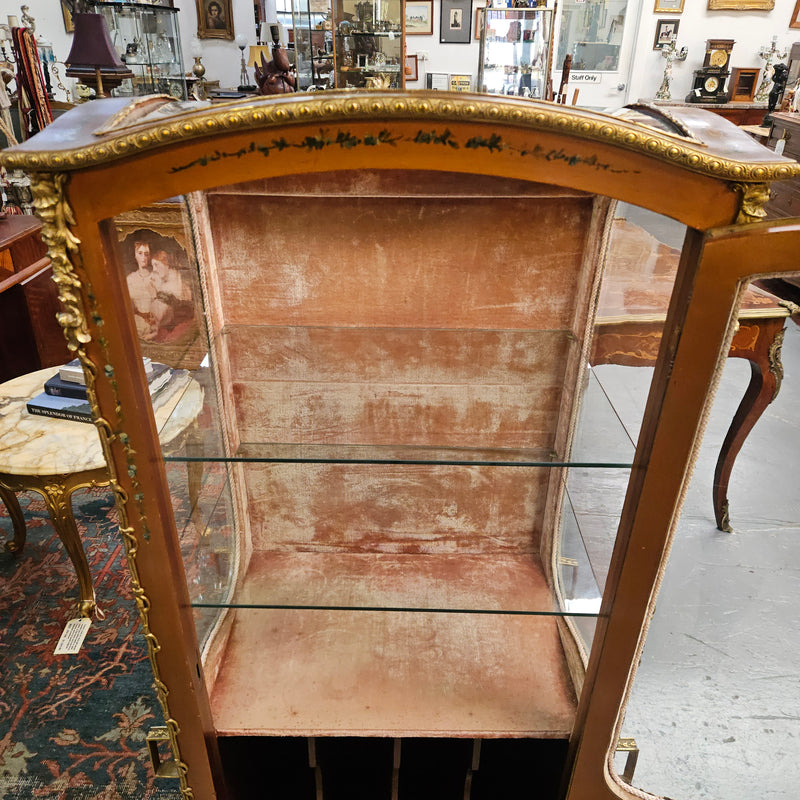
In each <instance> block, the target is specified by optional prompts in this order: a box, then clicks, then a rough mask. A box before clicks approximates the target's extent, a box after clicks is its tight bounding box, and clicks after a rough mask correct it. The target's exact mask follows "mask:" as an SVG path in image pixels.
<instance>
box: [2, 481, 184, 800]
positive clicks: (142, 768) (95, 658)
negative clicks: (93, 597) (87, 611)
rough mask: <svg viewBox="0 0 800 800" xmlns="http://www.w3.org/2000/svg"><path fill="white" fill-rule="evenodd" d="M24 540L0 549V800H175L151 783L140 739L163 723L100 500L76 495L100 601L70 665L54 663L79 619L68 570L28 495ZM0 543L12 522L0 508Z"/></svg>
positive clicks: (107, 500) (170, 785)
mask: <svg viewBox="0 0 800 800" xmlns="http://www.w3.org/2000/svg"><path fill="white" fill-rule="evenodd" d="M19 499H20V504H21V505H22V509H23V513H24V515H25V519H26V522H27V531H28V541H27V544H26V546H25V548H24V550H23V551H22V553H21V554H19V555H12V554H10V553H8V552H6V551H5V550H4V549H3V548H0V800H29V799H30V800H33V799H34V798H36V799H37V800H88V798H102V800H178V798H179V792H178V789H177V782H176V781H174V780H159V781H157V782H156V781H155V779H154V776H153V772H152V768H151V766H150V761H149V757H148V755H147V747H146V743H145V736H146V734H147V731H148V730H149V729H150V728H151V727H152V726H154V725H163V716H162V713H161V708H160V706H159V704H158V702H157V699H156V695H155V691H154V689H153V685H152V682H153V678H152V671H151V668H150V662H149V660H148V657H147V651H146V647H145V642H144V638H143V636H142V632H141V627H140V622H139V616H138V612H137V610H136V607H135V604H134V602H133V598H132V594H131V587H130V579H129V576H128V571H127V569H126V566H125V556H124V550H123V545H122V541H121V538H120V536H119V532H118V526H117V521H116V511H115V508H114V504H113V499H112V496H111V494H110V493H109V492H108V491H107V490H98V489H95V490H85V491H81V492H76V493H75V495H74V503H75V509H76V513H75V517H76V520H77V523H78V528H79V530H80V532H81V538H82V540H83V543H84V548H85V550H86V553H87V556H88V559H89V565H90V568H91V572H92V579H93V583H94V587H95V591H96V594H97V602H98V607H99V609H100V613H101V615H102V616H100V615H97V616H96V617H95V618H94V620H93V622H92V626H91V628H90V629H89V632H88V635H87V637H86V640H85V642H84V645H83V647H82V648H81V650H80V652H79V653H78V654H77V655H61V656H55V655H53V650H54V649H55V646H56V643H57V642H58V639H59V636H60V635H61V631H62V630H63V627H64V625H65V623H66V622H67V620H69V619H70V618H72V617H73V616H75V615H76V610H75V609H76V600H77V580H76V577H75V572H74V569H73V567H72V563H71V561H70V560H69V558H68V557H67V554H66V552H65V550H64V548H63V547H62V546H61V543H60V541H59V540H58V537H57V536H56V534H55V533H54V531H53V528H52V527H51V525H50V522H49V518H48V514H47V508H46V507H45V504H44V501H43V500H42V498H41V497H40V496H39V495H38V494H35V493H22V494H20V495H19ZM0 528H2V533H0V535H1V536H2V538H3V539H4V540H7V539H9V538H11V530H12V528H11V522H10V519H9V518H8V516H7V514H6V510H5V508H3V507H2V506H0Z"/></svg>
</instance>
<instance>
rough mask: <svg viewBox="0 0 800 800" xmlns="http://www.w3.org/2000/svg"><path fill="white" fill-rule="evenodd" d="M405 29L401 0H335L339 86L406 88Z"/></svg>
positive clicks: (335, 36) (334, 22) (336, 67)
mask: <svg viewBox="0 0 800 800" xmlns="http://www.w3.org/2000/svg"><path fill="white" fill-rule="evenodd" d="M404 32H405V17H404V13H403V4H402V3H401V2H400V0H374V2H372V0H359V2H356V0H334V2H333V41H334V55H335V69H336V81H335V82H336V88H337V89H351V88H356V89H358V88H365V87H366V88H368V89H402V88H403V87H404V86H405V77H404V72H403V40H404Z"/></svg>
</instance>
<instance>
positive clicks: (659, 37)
mask: <svg viewBox="0 0 800 800" xmlns="http://www.w3.org/2000/svg"><path fill="white" fill-rule="evenodd" d="M679 24H680V23H679V22H678V20H676V19H660V20H658V22H656V37H655V39H654V40H653V50H660V49H661V48H662V47H664V46H665V45H668V44H669V43H670V42H671V41H672V40H673V39H674V38H675V37H676V36H677V35H678V25H679Z"/></svg>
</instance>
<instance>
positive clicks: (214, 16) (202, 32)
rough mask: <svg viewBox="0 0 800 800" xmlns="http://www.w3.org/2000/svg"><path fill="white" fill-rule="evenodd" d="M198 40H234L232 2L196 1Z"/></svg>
mask: <svg viewBox="0 0 800 800" xmlns="http://www.w3.org/2000/svg"><path fill="white" fill-rule="evenodd" d="M195 2H196V4H197V38H198V39H233V9H232V8H231V0H195Z"/></svg>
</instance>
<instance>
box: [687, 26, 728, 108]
mask: <svg viewBox="0 0 800 800" xmlns="http://www.w3.org/2000/svg"><path fill="white" fill-rule="evenodd" d="M734 44H735V42H734V40H733V39H708V40H707V41H706V53H705V57H704V59H703V66H702V67H701V68H700V69H698V70H695V72H694V84H693V86H692V90H691V91H690V92H689V94H688V95H687V96H686V102H687V103H727V102H728V93H727V89H726V81H727V80H728V78H729V77H730V74H731V73H730V61H731V51H732V50H733V45H734Z"/></svg>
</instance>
